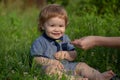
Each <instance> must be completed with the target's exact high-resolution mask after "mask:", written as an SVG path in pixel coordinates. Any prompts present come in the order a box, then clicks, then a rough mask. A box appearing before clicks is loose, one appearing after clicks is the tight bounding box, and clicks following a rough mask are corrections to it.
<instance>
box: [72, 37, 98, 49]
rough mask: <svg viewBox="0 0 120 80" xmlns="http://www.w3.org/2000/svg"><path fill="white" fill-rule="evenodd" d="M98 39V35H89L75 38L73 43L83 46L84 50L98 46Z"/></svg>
mask: <svg viewBox="0 0 120 80" xmlns="http://www.w3.org/2000/svg"><path fill="white" fill-rule="evenodd" d="M96 39H97V36H88V37H83V38H80V39H75V40H74V41H72V42H71V44H73V45H75V46H77V47H79V48H82V49H84V50H87V49H90V48H93V47H94V46H96V41H95V40H96Z"/></svg>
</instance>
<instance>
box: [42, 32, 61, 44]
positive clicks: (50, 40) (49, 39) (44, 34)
mask: <svg viewBox="0 0 120 80" xmlns="http://www.w3.org/2000/svg"><path fill="white" fill-rule="evenodd" d="M43 37H45V38H46V39H47V40H48V41H49V42H52V41H56V42H58V43H59V42H62V41H63V36H62V37H60V38H59V39H52V38H50V37H48V36H47V35H46V33H45V32H44V33H43Z"/></svg>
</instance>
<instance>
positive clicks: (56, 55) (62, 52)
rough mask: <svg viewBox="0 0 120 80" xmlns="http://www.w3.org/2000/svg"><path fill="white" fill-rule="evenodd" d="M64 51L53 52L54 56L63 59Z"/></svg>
mask: <svg viewBox="0 0 120 80" xmlns="http://www.w3.org/2000/svg"><path fill="white" fill-rule="evenodd" d="M65 54H66V53H65V51H59V52H57V53H55V54H54V57H55V58H56V59H58V60H63V59H65Z"/></svg>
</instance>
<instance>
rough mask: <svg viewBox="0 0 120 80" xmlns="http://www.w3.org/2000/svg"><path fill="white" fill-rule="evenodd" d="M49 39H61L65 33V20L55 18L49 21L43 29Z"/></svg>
mask: <svg viewBox="0 0 120 80" xmlns="http://www.w3.org/2000/svg"><path fill="white" fill-rule="evenodd" d="M42 28H43V30H45V33H46V34H47V36H48V37H50V38H52V39H59V38H60V37H62V36H63V35H64V33H65V20H64V19H62V18H59V17H53V18H50V19H49V20H47V21H46V22H45V23H44V26H43V27H42Z"/></svg>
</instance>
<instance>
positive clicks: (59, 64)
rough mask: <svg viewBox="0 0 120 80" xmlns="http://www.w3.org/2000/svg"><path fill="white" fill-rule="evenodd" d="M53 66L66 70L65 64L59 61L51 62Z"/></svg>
mask: <svg viewBox="0 0 120 80" xmlns="http://www.w3.org/2000/svg"><path fill="white" fill-rule="evenodd" d="M51 64H52V65H55V66H57V67H58V68H59V69H60V70H63V69H64V66H63V64H62V63H61V62H60V61H58V60H51Z"/></svg>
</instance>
